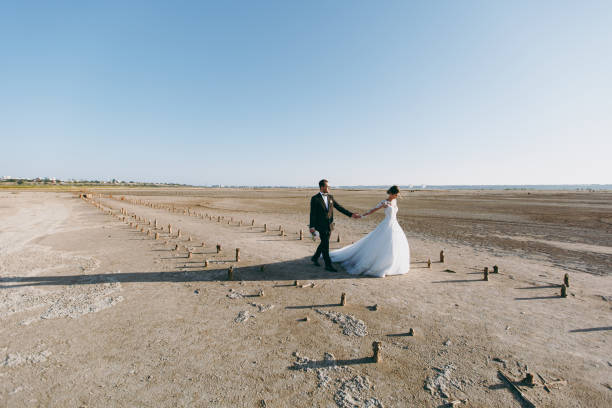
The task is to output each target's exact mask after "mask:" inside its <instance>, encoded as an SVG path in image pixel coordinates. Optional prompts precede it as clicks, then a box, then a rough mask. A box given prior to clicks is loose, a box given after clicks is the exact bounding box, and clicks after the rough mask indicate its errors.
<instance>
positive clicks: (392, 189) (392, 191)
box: [387, 186, 399, 194]
mask: <svg viewBox="0 0 612 408" xmlns="http://www.w3.org/2000/svg"><path fill="white" fill-rule="evenodd" d="M387 194H399V187H398V186H391V187H389V189H388V190H387Z"/></svg>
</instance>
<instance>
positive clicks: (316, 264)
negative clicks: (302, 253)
mask: <svg viewBox="0 0 612 408" xmlns="http://www.w3.org/2000/svg"><path fill="white" fill-rule="evenodd" d="M310 260H311V261H312V263H313V264H315V266H321V264H320V263H319V260H318V259H317V258H315V257H314V256H313V257H312V258H310Z"/></svg>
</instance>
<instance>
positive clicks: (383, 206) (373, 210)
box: [361, 200, 389, 217]
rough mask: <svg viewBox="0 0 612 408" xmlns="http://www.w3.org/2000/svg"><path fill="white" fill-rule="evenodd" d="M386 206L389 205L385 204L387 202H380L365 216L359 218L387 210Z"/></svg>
mask: <svg viewBox="0 0 612 408" xmlns="http://www.w3.org/2000/svg"><path fill="white" fill-rule="evenodd" d="M388 206H389V203H388V202H387V200H382V201H381V202H380V203H378V205H377V206H376V207H374V208H372V209H371V210H370V211H368V212H367V213H365V214H362V215H361V216H362V217H366V216H368V215H370V214H372V213H374V212H376V211H378V210H380V209H381V208H387V207H388Z"/></svg>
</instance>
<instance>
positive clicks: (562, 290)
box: [561, 285, 567, 298]
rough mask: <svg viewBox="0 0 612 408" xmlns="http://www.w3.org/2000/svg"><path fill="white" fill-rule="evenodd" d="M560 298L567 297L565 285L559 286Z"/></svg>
mask: <svg viewBox="0 0 612 408" xmlns="http://www.w3.org/2000/svg"><path fill="white" fill-rule="evenodd" d="M561 297H562V298H566V297H567V286H565V285H561Z"/></svg>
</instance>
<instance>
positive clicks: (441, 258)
mask: <svg viewBox="0 0 612 408" xmlns="http://www.w3.org/2000/svg"><path fill="white" fill-rule="evenodd" d="M440 263H444V251H440Z"/></svg>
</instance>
